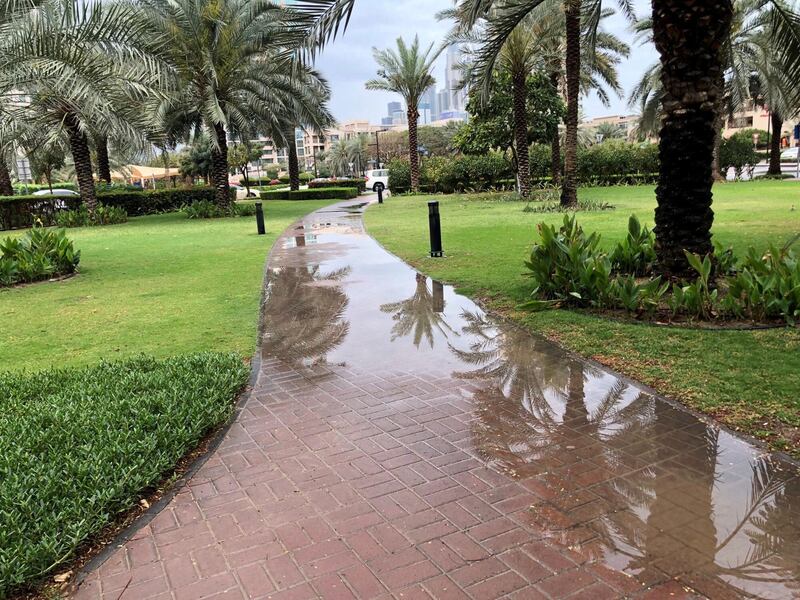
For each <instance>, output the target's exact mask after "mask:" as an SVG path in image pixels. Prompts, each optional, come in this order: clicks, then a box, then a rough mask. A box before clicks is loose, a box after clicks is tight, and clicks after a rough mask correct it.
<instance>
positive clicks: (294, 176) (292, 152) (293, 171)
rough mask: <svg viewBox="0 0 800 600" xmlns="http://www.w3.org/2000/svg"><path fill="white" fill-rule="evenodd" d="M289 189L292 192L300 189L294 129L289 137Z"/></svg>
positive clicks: (298, 162)
mask: <svg viewBox="0 0 800 600" xmlns="http://www.w3.org/2000/svg"><path fill="white" fill-rule="evenodd" d="M289 189H291V190H292V191H293V192H296V191H297V190H299V189H300V161H299V160H298V159H297V140H296V139H295V137H294V131H292V134H291V136H290V137H289Z"/></svg>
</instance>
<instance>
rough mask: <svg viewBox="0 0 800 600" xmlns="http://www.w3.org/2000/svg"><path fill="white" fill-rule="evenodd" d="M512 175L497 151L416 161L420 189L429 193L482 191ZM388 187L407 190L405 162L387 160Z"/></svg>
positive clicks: (406, 165)
mask: <svg viewBox="0 0 800 600" xmlns="http://www.w3.org/2000/svg"><path fill="white" fill-rule="evenodd" d="M513 177H514V173H513V170H512V168H511V163H510V162H509V161H508V159H506V157H505V156H503V155H502V154H500V153H498V152H492V153H489V154H487V155H483V156H456V157H445V156H433V157H430V158H424V159H423V160H422V161H421V163H420V188H421V190H422V191H424V192H430V193H443V194H452V193H454V192H462V191H465V190H471V191H483V190H486V189H490V188H497V187H502V184H503V182H505V181H507V180H508V179H509V178H513ZM389 189H390V190H391V191H392V192H393V193H395V194H402V193H405V192H407V191H409V190H410V189H411V169H410V166H409V164H408V162H407V161H404V160H393V161H391V162H390V163H389Z"/></svg>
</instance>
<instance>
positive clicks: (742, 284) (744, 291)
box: [525, 215, 800, 325]
mask: <svg viewBox="0 0 800 600" xmlns="http://www.w3.org/2000/svg"><path fill="white" fill-rule="evenodd" d="M538 230H539V238H540V239H539V241H538V242H537V243H536V244H534V247H533V250H532V251H531V256H530V260H528V261H526V263H525V264H526V266H527V267H528V270H529V271H530V273H529V275H530V277H531V278H532V279H533V281H534V290H533V292H532V295H533V297H534V300H532V301H531V302H529V303H527V306H528V307H530V308H536V309H538V308H546V307H549V306H554V305H557V306H574V307H582V308H602V309H621V310H625V311H627V312H629V313H636V314H637V315H641V314H648V315H653V314H654V313H655V312H657V311H658V310H660V309H661V310H663V311H666V310H669V312H670V313H671V314H672V316H673V317H677V316H684V317H689V318H692V319H702V320H705V321H711V320H719V319H741V318H747V319H751V320H753V321H765V320H770V321H772V320H776V319H782V320H784V321H785V322H786V323H788V324H792V325H793V324H795V323H797V322H798V321H799V320H800V257H798V256H797V255H796V254H795V253H794V251H793V249H792V247H793V245H794V244H795V243H797V241H798V240H800V235H797V236H795V237H794V238H793V239H792V240H790V241H789V242H787V243H786V244H785V245H784V246H782V247H780V248H778V247H776V246H774V245H773V246H771V247H770V248H769V249H768V250H767V252H766V253H763V254H762V253H758V252H756V251H755V250H754V249H753V248H750V249H749V251H748V254H747V256H746V258H745V259H744V260H742V261H741V262H740V263H739V264H738V265H737V264H736V260H735V259H734V258H733V251H732V250H731V249H723V248H722V246H719V245H717V246H716V250H715V252H714V254H713V255H707V256H699V255H697V254H692V253H689V252H687V253H686V259H687V261H688V263H689V265H690V266H691V267H692V269H693V270H694V272H695V276H694V278H693V279H692V280H690V281H684V282H680V283H677V282H676V283H673V284H672V286H670V285H669V283H663V282H662V281H661V278H660V277H655V278H646V277H644V278H642V277H639V278H637V276H638V275H642V274H644V273H645V272H648V271H650V270H651V268H652V265H653V263H654V260H655V253H654V251H653V248H652V242H653V238H652V234H651V233H650V232H649V231H648V230H647V229H646V228H644V227H642V226H641V224H640V223H638V221H637V220H636V219H635V218H633V217H632V218H631V220H630V221H629V223H628V237H627V238H626V240H625V241H623V242H621V243H620V244H618V245H617V246H616V247H615V248H614V250H613V251H612V253H611V254H610V255H609V254H607V253H605V252H603V251H601V250H600V249H599V246H600V236H599V235H598V234H597V233H592V234H591V235H587V234H586V233H585V232H584V231H583V229H582V228H581V227H580V226H579V225H578V224H577V222H576V221H575V217H574V216H569V215H567V216H565V217H564V222H563V224H562V226H561V227H560V228H559V229H558V230H556V228H555V227H554V226H552V225H548V224H547V223H540V224H539V225H538Z"/></svg>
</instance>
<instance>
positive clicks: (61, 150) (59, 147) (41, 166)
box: [23, 140, 67, 192]
mask: <svg viewBox="0 0 800 600" xmlns="http://www.w3.org/2000/svg"><path fill="white" fill-rule="evenodd" d="M23 148H25V153H26V154H27V156H28V160H29V161H30V163H31V173H32V174H33V177H34V179H36V180H37V181H41V180H42V179H44V181H45V182H46V183H47V187H48V188H50V191H51V192H52V191H53V172H54V171H58V170H59V169H63V168H64V163H65V160H64V158H65V156H66V154H67V148H66V146H65V144H64V143H63V140H55V141H53V142H50V143H47V141H44V142H43V143H41V144H40V145H38V146H35V147H33V146H32V145H30V142H28V144H26V143H25V142H23Z"/></svg>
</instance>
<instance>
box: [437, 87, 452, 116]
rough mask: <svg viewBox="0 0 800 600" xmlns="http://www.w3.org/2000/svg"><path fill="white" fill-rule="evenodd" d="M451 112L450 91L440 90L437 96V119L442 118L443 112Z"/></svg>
mask: <svg viewBox="0 0 800 600" xmlns="http://www.w3.org/2000/svg"><path fill="white" fill-rule="evenodd" d="M448 110H450V91H449V90H447V89H443V90H439V91H438V92H437V94H436V117H437V118H441V115H442V113H443V112H447V111H448Z"/></svg>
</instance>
